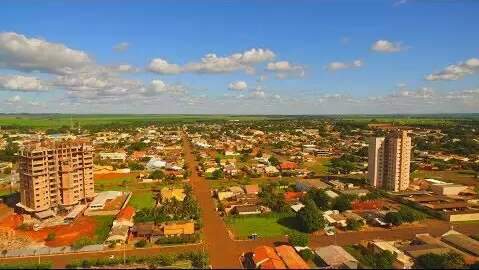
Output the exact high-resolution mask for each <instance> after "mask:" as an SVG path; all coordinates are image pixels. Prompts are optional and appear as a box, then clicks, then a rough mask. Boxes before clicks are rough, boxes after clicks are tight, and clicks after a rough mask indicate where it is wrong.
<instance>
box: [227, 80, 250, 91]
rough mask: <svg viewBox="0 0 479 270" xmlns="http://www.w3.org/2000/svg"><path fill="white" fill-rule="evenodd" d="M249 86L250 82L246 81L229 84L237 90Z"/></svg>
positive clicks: (232, 88) (230, 87)
mask: <svg viewBox="0 0 479 270" xmlns="http://www.w3.org/2000/svg"><path fill="white" fill-rule="evenodd" d="M247 88H248V84H247V83H246V82H245V81H236V82H232V83H230V84H229V85H228V89H230V90H235V91H243V90H246V89H247Z"/></svg>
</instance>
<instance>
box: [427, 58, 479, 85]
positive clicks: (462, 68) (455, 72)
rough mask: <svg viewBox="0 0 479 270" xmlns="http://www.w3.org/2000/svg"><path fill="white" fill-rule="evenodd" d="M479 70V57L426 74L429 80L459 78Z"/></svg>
mask: <svg viewBox="0 0 479 270" xmlns="http://www.w3.org/2000/svg"><path fill="white" fill-rule="evenodd" d="M477 71H479V59H478V58H469V59H467V60H466V61H464V62H460V63H458V64H455V65H449V66H447V67H446V68H445V69H444V70H442V71H439V72H436V73H432V74H429V75H427V76H426V78H425V79H426V80H428V81H438V80H459V79H462V78H463V77H464V76H466V75H470V74H473V73H475V72H477Z"/></svg>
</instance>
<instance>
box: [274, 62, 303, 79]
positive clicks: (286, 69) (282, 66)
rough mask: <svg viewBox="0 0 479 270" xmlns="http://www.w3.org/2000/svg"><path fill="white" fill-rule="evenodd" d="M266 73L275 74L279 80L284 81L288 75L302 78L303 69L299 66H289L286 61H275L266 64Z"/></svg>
mask: <svg viewBox="0 0 479 270" xmlns="http://www.w3.org/2000/svg"><path fill="white" fill-rule="evenodd" d="M266 70H267V71H271V72H275V73H276V76H277V77H278V78H279V79H284V78H286V77H288V76H289V75H295V76H299V77H303V76H304V67H303V66H301V65H295V64H291V63H290V62H288V61H277V62H271V63H268V65H267V66H266Z"/></svg>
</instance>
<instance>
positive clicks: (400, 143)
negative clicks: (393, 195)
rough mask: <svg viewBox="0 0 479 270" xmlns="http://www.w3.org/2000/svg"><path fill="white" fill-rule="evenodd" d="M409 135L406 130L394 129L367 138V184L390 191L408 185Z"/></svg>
mask: <svg viewBox="0 0 479 270" xmlns="http://www.w3.org/2000/svg"><path fill="white" fill-rule="evenodd" d="M410 163H411V137H409V136H408V131H407V130H394V131H392V132H390V133H388V134H387V136H386V137H374V138H369V159H368V178H369V184H370V185H372V186H374V187H378V188H384V189H386V190H390V191H402V190H406V189H407V188H408V187H409V167H410Z"/></svg>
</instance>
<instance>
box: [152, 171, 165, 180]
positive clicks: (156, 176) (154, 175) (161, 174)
mask: <svg viewBox="0 0 479 270" xmlns="http://www.w3.org/2000/svg"><path fill="white" fill-rule="evenodd" d="M164 177H165V173H164V172H163V171H160V170H155V171H153V172H152V173H150V175H149V176H148V178H151V179H161V178H164Z"/></svg>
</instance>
